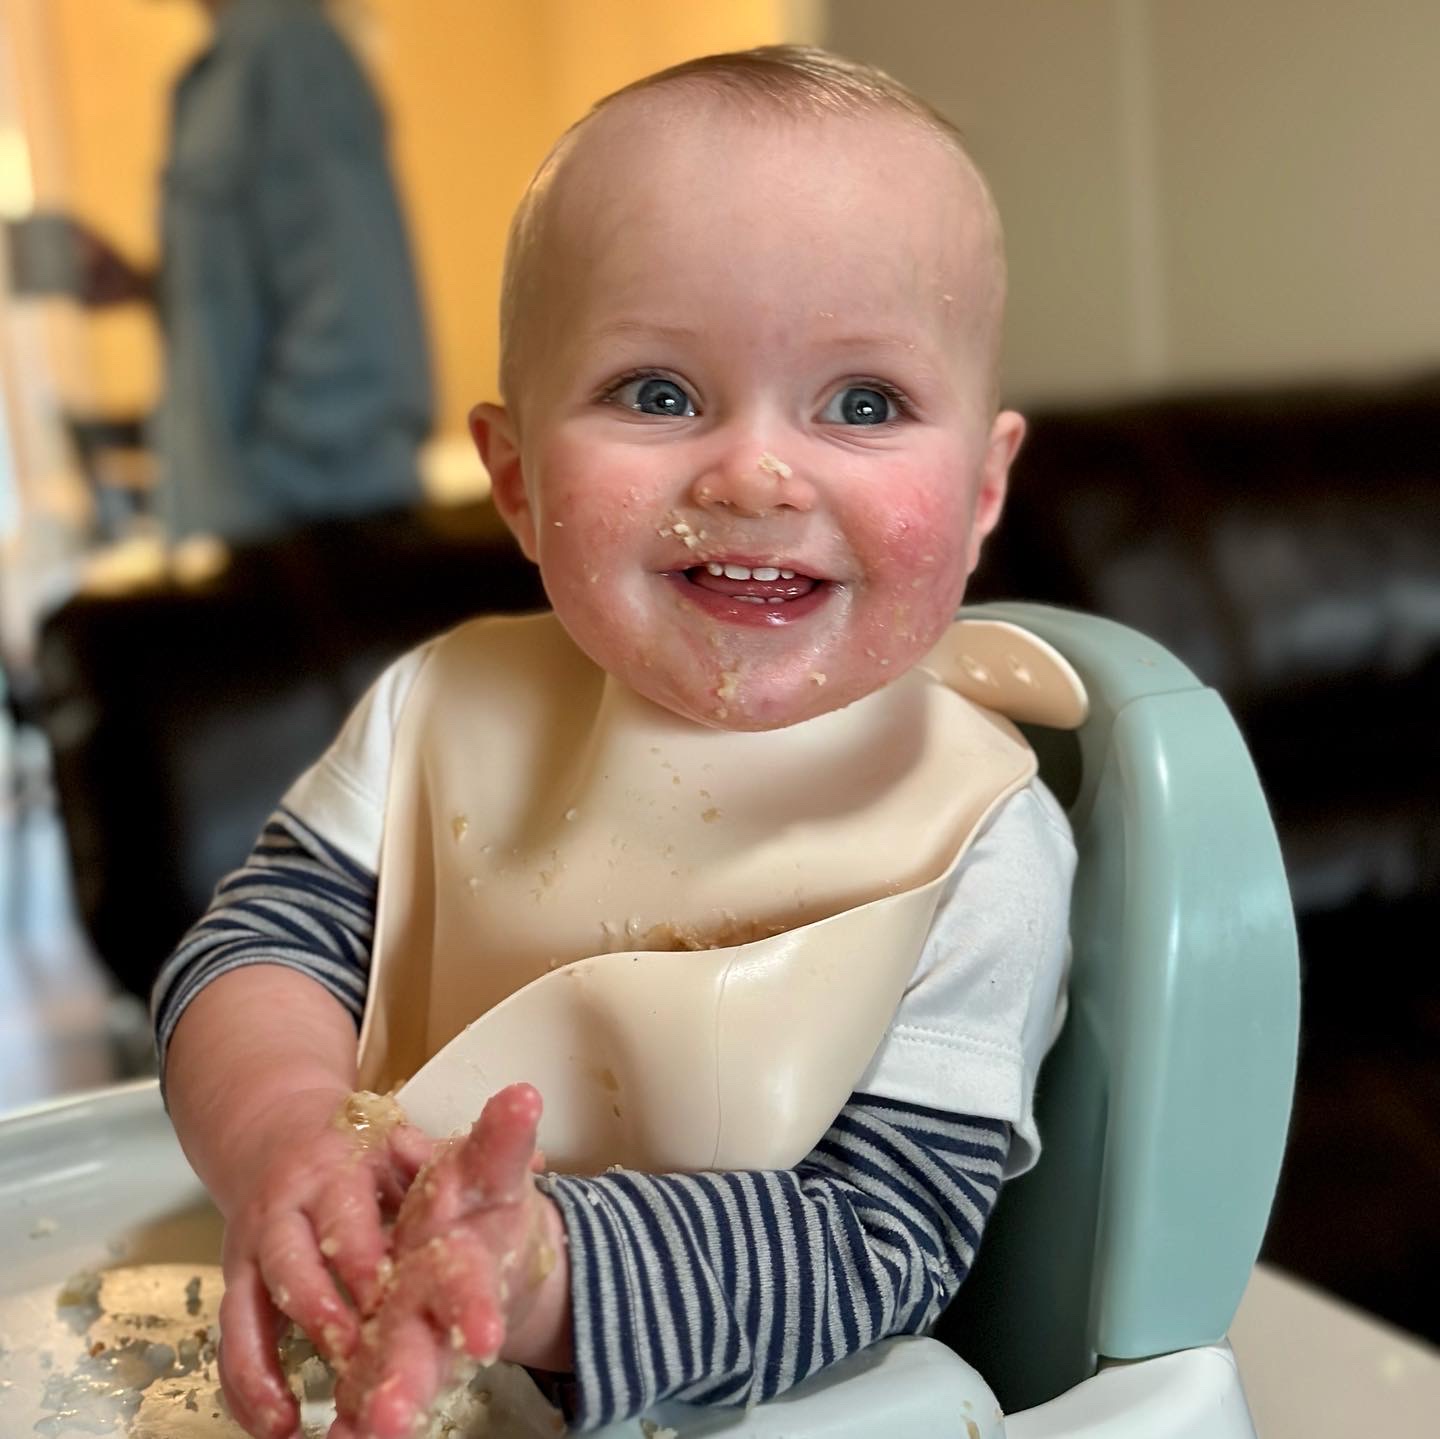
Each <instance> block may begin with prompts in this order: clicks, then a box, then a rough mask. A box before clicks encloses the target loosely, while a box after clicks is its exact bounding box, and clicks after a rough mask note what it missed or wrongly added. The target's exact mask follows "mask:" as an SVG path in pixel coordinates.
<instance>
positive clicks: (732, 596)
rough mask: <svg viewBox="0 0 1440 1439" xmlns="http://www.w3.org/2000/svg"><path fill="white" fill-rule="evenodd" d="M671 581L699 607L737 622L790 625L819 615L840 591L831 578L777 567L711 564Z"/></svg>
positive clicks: (675, 572) (672, 575)
mask: <svg viewBox="0 0 1440 1439" xmlns="http://www.w3.org/2000/svg"><path fill="white" fill-rule="evenodd" d="M669 578H670V579H671V580H672V581H673V582H674V583H675V584H676V586H677V587H678V588H679V589H680V591H681V593H682V594H683V595H684V596H685V597H686V598H687V599H688V600H690V601H691V602H692V603H693V604H696V605H698V606H699V607H700V608H701V609H703V610H704V611H705V612H706V613H708V614H710V615H712V616H714V617H715V618H716V619H722V620H728V621H730V622H731V623H735V624H751V625H780V624H789V623H791V622H793V621H794V620H798V619H802V618H804V616H806V615H808V614H813V613H814V611H815V610H817V609H818V608H819V607H820V606H821V605H822V604H824V602H825V600H826V598H827V597H828V596H829V594H830V592H831V590H832V589H833V588H834V586H833V584H832V583H831V582H830V581H828V580H822V579H817V578H816V577H815V576H813V575H807V574H804V573H802V572H800V571H797V570H792V569H788V568H787V569H781V568H779V567H776V566H773V565H757V566H755V567H753V568H752V567H751V566H749V565H740V564H732V563H721V562H719V561H711V562H709V563H708V564H703V565H693V566H691V568H689V569H687V570H672V571H671V572H670V575H669Z"/></svg>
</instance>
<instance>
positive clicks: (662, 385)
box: [610, 375, 695, 419]
mask: <svg viewBox="0 0 1440 1439" xmlns="http://www.w3.org/2000/svg"><path fill="white" fill-rule="evenodd" d="M610 399H611V400H612V401H614V403H615V404H617V405H624V406H625V407H626V409H630V410H638V411H640V413H641V414H643V415H677V416H680V417H681V418H685V419H688V418H689V417H690V416H692V415H693V414H694V413H695V406H694V404H693V403H692V402H691V399H690V396H689V395H687V394H686V393H685V391H684V389H683V388H682V387H681V386H680V385H677V384H676V383H675V381H674V380H666V379H662V378H661V377H660V376H658V375H650V376H647V377H646V378H645V379H642V380H629V381H627V382H626V383H625V384H623V385H619V386H617V387H616V389H615V390H614V391H612V393H611V395H610Z"/></svg>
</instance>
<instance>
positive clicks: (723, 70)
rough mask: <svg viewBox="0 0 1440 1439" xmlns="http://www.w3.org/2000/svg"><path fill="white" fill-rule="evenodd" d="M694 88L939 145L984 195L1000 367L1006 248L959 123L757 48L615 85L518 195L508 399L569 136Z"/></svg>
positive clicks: (908, 98)
mask: <svg viewBox="0 0 1440 1439" xmlns="http://www.w3.org/2000/svg"><path fill="white" fill-rule="evenodd" d="M680 86H685V87H693V88H695V89H698V90H699V91H700V92H701V93H705V94H709V95H711V96H712V97H714V98H716V99H725V100H731V101H737V102H741V103H744V102H748V108H749V111H750V114H751V115H752V116H755V117H758V116H760V115H762V114H764V113H766V112H769V113H772V114H776V113H778V114H781V115H786V116H789V117H791V118H794V119H802V120H804V119H824V118H826V117H828V116H837V115H838V116H854V115H875V114H891V115H899V116H901V117H902V118H906V119H909V120H911V121H912V122H914V123H915V124H917V125H919V126H920V127H921V128H922V129H924V130H927V131H929V132H930V133H931V134H932V135H934V136H935V137H936V138H937V139H939V140H940V141H941V142H942V143H944V144H945V145H946V146H947V147H948V148H949V149H950V150H951V151H953V152H954V154H955V155H956V157H957V158H958V159H959V160H960V161H961V162H962V164H963V165H964V166H965V167H966V169H967V170H968V171H969V172H970V174H971V175H972V176H973V178H974V181H975V184H976V187H977V190H978V193H979V195H980V197H981V203H982V208H983V212H984V218H983V223H984V226H985V229H986V232H987V245H988V248H989V249H990V250H991V251H992V261H993V271H994V286H993V289H994V295H993V309H994V315H993V318H992V328H993V331H994V344H993V348H994V349H995V351H996V353H995V354H994V355H993V356H992V361H993V363H992V368H995V367H996V366H998V345H999V328H1000V314H1001V312H1002V311H1003V309H1004V299H1005V250H1004V240H1003V235H1002V231H1001V227H1000V216H999V212H998V211H997V210H996V208H995V202H994V199H993V197H992V196H991V194H990V187H989V186H988V185H987V184H986V183H985V177H984V176H983V175H982V174H981V172H980V169H979V167H978V166H977V165H976V164H975V161H974V159H973V157H972V156H971V154H970V152H969V150H968V149H967V148H966V145H965V138H964V136H963V135H962V134H961V132H960V130H959V129H958V128H957V127H956V126H955V125H954V124H953V123H952V122H951V121H950V120H948V119H947V118H946V117H945V116H944V115H943V114H941V112H940V111H939V110H937V109H936V108H935V107H934V106H933V105H931V104H930V103H929V102H928V101H926V100H922V99H921V98H920V96H918V95H916V94H915V93H914V91H912V90H910V89H908V88H907V87H906V86H904V85H902V84H901V83H900V82H899V81H898V80H896V79H895V78H894V77H893V76H891V75H887V74H886V73H885V71H883V70H881V69H878V68H877V67H876V66H874V65H864V64H861V63H860V62H859V61H856V60H849V59H846V58H845V57H844V56H841V55H836V54H833V53H832V52H830V51H829V50H822V49H820V48H818V47H817V46H812V45H762V46H759V47H757V48H756V49H753V50H735V51H729V52H726V53H723V54H717V55H702V56H699V57H698V58H697V59H694V60H683V61H681V62H680V63H679V64H678V65H671V66H670V67H669V68H667V69H664V70H657V71H656V72H655V73H654V74H653V75H646V76H644V77H642V78H641V79H639V80H635V81H632V82H631V83H630V84H629V85H624V86H622V87H621V88H620V89H618V90H614V91H612V92H611V93H610V94H609V95H606V96H605V97H604V98H603V99H600V100H597V101H596V102H595V104H594V105H592V106H591V107H590V109H589V110H588V111H587V112H586V113H585V114H584V115H583V116H581V118H580V119H579V120H577V121H576V122H575V123H574V124H573V125H571V126H570V128H569V129H568V130H566V131H565V133H564V134H563V135H562V136H561V137H560V138H559V140H557V141H556V142H555V145H554V146H553V147H552V148H551V150H550V153H549V154H548V155H547V156H546V157H545V159H544V160H543V161H542V162H541V164H540V167H539V169H538V170H536V172H535V174H534V176H533V177H532V178H531V180H530V184H529V185H528V186H527V187H526V190H525V193H524V195H523V196H521V199H520V203H519V205H518V206H517V207H516V210H515V215H514V218H513V219H512V220H511V223H510V232H509V237H508V239H507V242H506V246H505V266H504V272H503V278H502V281H501V291H500V390H501V394H502V396H503V397H504V398H505V400H506V402H507V403H510V402H511V401H512V400H513V398H514V396H515V391H516V384H517V376H518V374H519V370H520V337H521V336H522V335H523V334H524V332H525V331H524V326H523V324H522V323H521V317H522V314H523V311H524V307H525V304H526V300H527V297H528V295H529V294H530V293H531V291H532V288H533V285H534V273H533V271H534V263H535V256H536V254H537V253H538V251H539V249H540V248H541V247H540V243H539V238H540V233H541V230H542V228H543V224H544V218H545V214H544V212H545V209H546V206H545V199H546V196H547V195H548V194H549V192H550V190H551V187H552V185H553V183H554V180H555V177H556V175H557V174H558V172H559V171H560V169H561V168H562V166H563V164H564V161H565V157H566V156H567V155H568V153H569V152H570V150H571V148H572V147H573V145H574V143H575V139H576V137H577V136H578V135H579V134H580V133H581V131H583V130H584V129H585V127H586V126H587V125H589V124H590V122H591V121H592V120H594V119H595V118H596V116H598V115H600V114H602V113H603V112H604V111H606V110H608V109H609V108H610V107H611V106H613V105H615V104H617V103H619V102H621V101H625V100H628V99H632V98H634V97H636V96H639V95H644V94H648V93H650V92H652V91H656V90H663V89H667V88H671V87H680Z"/></svg>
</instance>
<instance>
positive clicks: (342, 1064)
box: [156, 812, 429, 1435]
mask: <svg viewBox="0 0 1440 1439" xmlns="http://www.w3.org/2000/svg"><path fill="white" fill-rule="evenodd" d="M373 902H374V881H373V878H372V877H370V876H368V875H367V874H365V872H364V871H362V870H360V869H359V868H358V867H357V866H354V865H352V864H349V863H348V862H347V861H345V860H344V857H343V856H341V855H339V854H338V853H336V852H335V851H333V850H332V849H330V848H329V847H327V846H326V845H325V843H324V842H323V841H321V840H320V839H319V838H318V836H316V835H315V834H314V833H313V832H311V831H309V830H308V829H307V827H306V826H304V825H303V824H301V823H300V822H299V821H298V820H296V819H295V818H294V817H293V816H289V815H286V814H284V813H283V812H282V813H281V814H279V815H277V816H276V818H275V819H274V820H273V821H272V823H271V824H270V826H268V827H267V829H266V832H265V834H264V836H263V837H262V839H261V841H260V843H259V845H257V847H256V850H255V852H254V853H253V854H252V856H251V858H250V860H249V862H248V863H247V864H246V866H245V867H244V868H243V869H242V870H240V871H239V872H237V874H235V875H233V876H232V877H231V878H230V879H228V880H226V881H225V883H224V884H223V885H222V886H221V888H220V890H219V891H218V892H217V896H216V899H215V902H214V903H213V904H212V907H211V909H210V910H209V911H208V912H207V914H206V915H205V917H204V918H203V919H202V920H201V921H200V923H199V924H197V925H196V926H195V928H194V929H193V930H192V931H191V932H190V934H189V935H187V936H186V938H185V940H184V941H183V942H182V944H181V947H180V949H179V950H178V951H177V953H176V955H175V956H174V958H173V959H172V960H171V961H170V962H169V963H168V964H167V965H166V966H165V969H164V970H163V971H162V974H161V978H160V981H159V983H158V984H157V988H156V1027H157V1033H158V1034H159V1036H160V1040H161V1045H162V1053H163V1063H164V1069H163V1073H164V1077H165V1086H166V1097H167V1101H168V1104H169V1108H170V1113H171V1118H172V1120H173V1121H174V1124H175V1129H176V1132H177V1134H178V1135H179V1137H180V1140H181V1143H182V1145H183V1146H184V1148H185V1151H186V1154H187V1155H188V1157H189V1158H190V1160H191V1163H192V1164H193V1165H194V1166H195V1169H196V1171H197V1173H198V1174H199V1175H200V1177H201V1179H202V1180H203V1181H204V1183H205V1184H206V1187H207V1188H208V1189H209V1190H210V1192H211V1194H212V1196H213V1197H214V1199H215V1201H216V1203H217V1205H218V1206H219V1208H220V1209H221V1211H222V1212H223V1213H224V1215H225V1217H226V1220H227V1224H226V1235H225V1256H224V1258H225V1274H226V1294H225V1300H224V1303H223V1306H222V1311H221V1326H222V1331H223V1342H222V1351H221V1375H222V1381H223V1383H224V1385H225V1389H226V1395H227V1398H228V1400H229V1402H230V1406H231V1409H232V1411H233V1412H234V1413H235V1416H236V1418H237V1419H238V1420H239V1421H240V1422H241V1423H242V1424H244V1425H245V1426H246V1427H247V1428H248V1429H249V1430H250V1431H251V1432H252V1433H256V1434H265V1435H269V1434H275V1435H280V1434H284V1435H289V1434H290V1433H292V1432H293V1430H294V1426H295V1422H296V1418H297V1415H296V1410H295V1405H294V1402H293V1400H292V1399H291V1397H290V1395H289V1391H288V1389H286V1387H285V1385H284V1383H283V1380H282V1377H281V1374H280V1370H279V1366H278V1362H277V1359H276V1355H275V1340H276V1338H277V1336H278V1333H279V1331H280V1329H281V1328H282V1327H283V1326H284V1324H285V1323H286V1322H287V1318H286V1317H285V1316H288V1318H291V1319H294V1320H295V1321H296V1322H297V1323H299V1324H300V1325H301V1327H302V1328H304V1329H305V1330H306V1331H307V1333H309V1334H310V1335H311V1337H312V1338H313V1339H314V1340H315V1341H316V1343H317V1344H318V1345H319V1347H320V1348H321V1349H322V1351H323V1352H325V1353H326V1354H327V1356H332V1357H339V1358H341V1359H342V1360H343V1358H344V1357H345V1356H346V1355H348V1354H349V1353H350V1352H351V1351H352V1350H353V1348H354V1346H355V1343H356V1342H357V1339H358V1321H357V1319H356V1317H355V1314H354V1311H353V1310H352V1309H351V1307H350V1306H349V1305H347V1304H346V1303H345V1302H344V1299H343V1298H342V1296H341V1294H340V1292H339V1290H338V1288H337V1287H336V1284H335V1282H334V1279H333V1278H332V1277H331V1274H330V1272H329V1268H327V1265H328V1266H333V1269H334V1272H335V1274H336V1275H338V1276H339V1278H340V1280H341V1281H342V1282H343V1283H344V1284H345V1286H346V1287H347V1288H348V1289H349V1290H350V1292H351V1293H352V1294H353V1295H354V1296H355V1297H356V1299H357V1300H359V1301H360V1302H361V1304H362V1305H370V1304H373V1303H374V1302H376V1301H377V1300H378V1284H377V1278H376V1270H377V1266H378V1265H379V1263H380V1261H381V1260H382V1258H383V1256H384V1254H385V1252H386V1247H387V1246H386V1242H385V1240H384V1237H383V1235H382V1230H381V1219H382V1215H383V1214H384V1213H385V1211H386V1210H387V1209H389V1210H393V1209H394V1208H395V1207H397V1206H398V1204H399V1201H400V1198H401V1196H402V1195H403V1193H404V1192H405V1189H406V1187H407V1186H408V1183H409V1180H410V1178H411V1177H412V1176H413V1174H414V1173H415V1170H416V1169H417V1168H418V1166H419V1164H420V1162H421V1161H422V1160H423V1159H424V1157H425V1156H426V1155H427V1154H428V1151H429V1146H428V1144H427V1143H426V1142H424V1141H423V1140H422V1139H421V1137H420V1136H418V1135H417V1134H415V1133H414V1132H413V1131H409V1130H405V1129H400V1130H396V1131H393V1132H381V1131H379V1130H371V1131H370V1132H369V1133H368V1134H366V1135H361V1136H357V1135H356V1133H355V1132H354V1131H353V1130H348V1129H346V1128H345V1127H344V1126H343V1125H339V1124H337V1123H336V1116H337V1114H338V1112H339V1111H340V1110H341V1108H342V1106H343V1105H344V1103H345V1101H346V1099H347V1098H348V1096H349V1095H350V1094H351V1092H352V1089H353V1086H354V1082H355V1018H354V1013H355V1009H356V1008H357V1007H358V995H359V993H361V992H363V983H364V976H363V971H362V969H361V964H362V962H363V957H364V955H365V954H366V953H367V952H368V945H369V933H370V928H371V925H372V923H373ZM363 1141H374V1142H369V1143H366V1142H363Z"/></svg>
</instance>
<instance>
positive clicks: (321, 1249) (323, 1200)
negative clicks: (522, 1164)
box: [220, 1089, 434, 1439]
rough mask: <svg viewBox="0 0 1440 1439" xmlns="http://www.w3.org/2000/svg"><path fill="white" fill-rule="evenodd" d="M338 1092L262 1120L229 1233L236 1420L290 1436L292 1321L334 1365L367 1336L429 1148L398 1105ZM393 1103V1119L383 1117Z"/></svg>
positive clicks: (247, 1138) (223, 1378)
mask: <svg viewBox="0 0 1440 1439" xmlns="http://www.w3.org/2000/svg"><path fill="white" fill-rule="evenodd" d="M366 1102H367V1101H366V1097H365V1096H359V1095H352V1096H349V1098H348V1099H347V1097H346V1096H345V1095H344V1094H343V1093H341V1094H337V1093H336V1092H335V1091H333V1090H329V1089H325V1090H307V1091H303V1092H301V1093H298V1094H293V1095H289V1096H287V1097H286V1100H285V1102H284V1105H283V1109H282V1107H281V1106H276V1107H275V1108H274V1109H272V1110H270V1111H269V1112H267V1113H265V1114H263V1115H260V1116H257V1117H256V1119H255V1121H254V1123H252V1124H251V1125H250V1126H248V1127H247V1129H246V1130H245V1132H244V1133H243V1134H241V1135H237V1136H236V1144H237V1146H240V1147H243V1148H245V1149H248V1150H249V1151H250V1153H251V1154H252V1155H253V1156H254V1158H253V1160H252V1163H253V1165H254V1172H255V1175H256V1179H255V1184H254V1186H253V1188H251V1190H250V1192H249V1194H248V1197H247V1198H245V1200H244V1201H243V1202H242V1203H241V1204H240V1205H239V1206H238V1207H237V1208H236V1209H235V1210H234V1211H233V1212H232V1214H231V1216H230V1220H229V1223H228V1224H227V1225H226V1228H225V1249H224V1268H225V1297H224V1299H223V1300H222V1302H221V1305H220V1329H221V1336H222V1337H221V1344H220V1382H221V1385H222V1387H223V1388H224V1391H225V1398H226V1402H227V1403H228V1404H229V1406H230V1412H231V1413H232V1414H233V1415H234V1416H235V1418H236V1420H237V1421H238V1422H239V1423H240V1424H241V1425H243V1426H244V1428H245V1429H247V1430H248V1431H249V1432H250V1433H251V1434H254V1435H258V1436H263V1439H282V1436H284V1439H289V1436H290V1435H292V1434H293V1433H294V1432H295V1430H296V1428H297V1425H298V1421H299V1411H298V1409H297V1406H296V1404H295V1401H294V1399H293V1397H292V1396H291V1393H290V1390H289V1388H288V1386H287V1385H286V1383H285V1378H284V1375H283V1374H282V1372H281V1369H280V1363H279V1359H278V1357H277V1354H276V1345H277V1343H278V1341H279V1338H280V1335H281V1334H282V1333H283V1331H284V1330H285V1328H286V1326H287V1325H288V1323H289V1321H290V1320H294V1322H295V1323H296V1324H298V1325H299V1326H300V1327H301V1328H302V1329H303V1330H304V1331H305V1332H306V1334H307V1335H309V1337H310V1339H311V1341H312V1342H313V1343H314V1344H315V1347H316V1348H317V1349H318V1350H319V1351H320V1352H321V1354H323V1355H324V1357H325V1358H326V1359H327V1360H328V1361H329V1362H330V1363H331V1364H332V1365H333V1366H335V1367H336V1368H337V1369H343V1368H344V1367H345V1366H346V1364H347V1362H348V1361H349V1358H350V1356H351V1354H353V1353H354V1351H355V1348H356V1345H357V1344H358V1342H359V1338H360V1316H359V1315H358V1314H357V1313H356V1310H355V1307H354V1306H352V1304H351V1303H349V1302H347V1298H346V1296H345V1294H344V1293H342V1291H341V1287H340V1286H341V1285H343V1286H344V1288H345V1290H348V1291H349V1295H350V1297H351V1298H353V1300H354V1303H355V1305H358V1306H359V1309H360V1312H361V1313H362V1314H363V1313H369V1312H370V1311H371V1310H373V1309H374V1307H375V1306H376V1305H378V1303H379V1302H380V1297H381V1294H382V1292H383V1282H382V1273H383V1269H384V1266H385V1265H386V1263H387V1262H388V1260H387V1255H388V1251H389V1248H390V1245H389V1241H388V1238H387V1235H386V1231H385V1228H384V1223H385V1220H386V1218H387V1217H389V1216H392V1215H394V1214H395V1212H396V1210H397V1209H398V1208H399V1206H400V1202H401V1200H402V1199H403V1197H404V1195H405V1193H406V1191H407V1190H408V1188H409V1186H410V1183H411V1181H412V1180H413V1179H414V1177H415V1174H416V1173H417V1172H418V1171H419V1169H420V1168H421V1166H422V1165H423V1164H424V1163H425V1162H426V1160H427V1159H428V1158H429V1157H430V1154H431V1153H432V1151H433V1148H434V1146H433V1143H432V1141H431V1140H429V1139H427V1138H426V1137H425V1136H424V1135H423V1134H421V1133H420V1131H419V1130H416V1129H413V1128H411V1127H409V1126H408V1125H405V1124H403V1123H399V1122H398V1120H399V1118H400V1116H399V1111H398V1109H397V1108H395V1106H393V1104H391V1102H390V1101H385V1100H382V1099H380V1098H379V1096H370V1097H369V1100H368V1103H369V1111H368V1112H367V1110H366V1108H365V1104H366ZM386 1105H389V1106H390V1110H391V1112H390V1113H389V1114H383V1113H382V1114H380V1115H376V1114H375V1113H374V1110H375V1108H376V1107H377V1106H379V1107H382V1108H383V1106H386Z"/></svg>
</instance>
